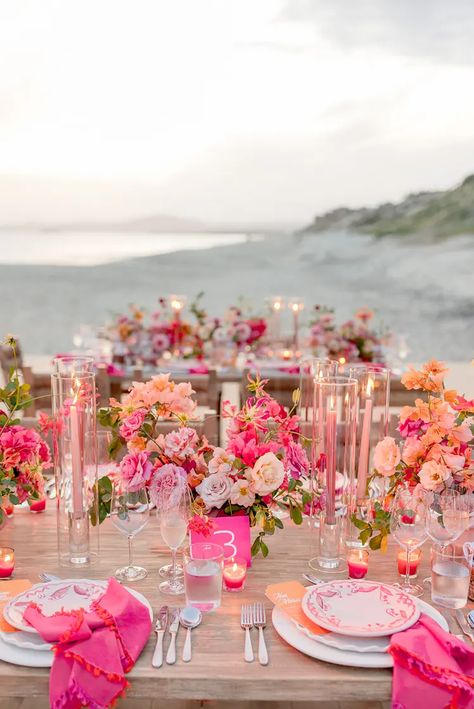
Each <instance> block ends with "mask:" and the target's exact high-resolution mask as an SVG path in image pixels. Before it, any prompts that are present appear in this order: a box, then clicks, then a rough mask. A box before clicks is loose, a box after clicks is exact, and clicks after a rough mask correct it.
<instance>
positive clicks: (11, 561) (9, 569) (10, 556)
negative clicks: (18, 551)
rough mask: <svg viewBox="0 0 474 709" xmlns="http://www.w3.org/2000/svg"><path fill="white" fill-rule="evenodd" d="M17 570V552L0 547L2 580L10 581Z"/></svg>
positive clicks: (0, 577)
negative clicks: (15, 569)
mask: <svg viewBox="0 0 474 709" xmlns="http://www.w3.org/2000/svg"><path fill="white" fill-rule="evenodd" d="M14 568H15V552H14V551H13V549H12V548H11V547H0V579H8V578H10V576H11V575H12V573H13V569H14Z"/></svg>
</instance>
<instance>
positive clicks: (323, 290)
mask: <svg viewBox="0 0 474 709" xmlns="http://www.w3.org/2000/svg"><path fill="white" fill-rule="evenodd" d="M13 238H14V237H13ZM38 238H40V237H38ZM63 238H64V239H67V238H69V237H68V235H67V234H64V237H63ZM129 238H130V240H131V242H132V243H133V238H134V235H133V234H130V236H129ZM473 269H474V244H473V240H472V237H462V236H460V237H456V238H453V239H451V240H449V241H443V242H439V243H435V244H429V245H423V244H419V243H418V244H417V243H414V242H412V241H407V240H403V239H391V238H385V239H380V240H376V239H373V238H372V237H368V236H361V235H356V234H353V233H345V232H330V233H323V234H317V235H316V234H314V235H313V234H305V235H304V236H298V235H295V236H274V237H268V238H267V239H265V240H263V241H256V242H251V243H244V244H233V245H227V246H221V247H217V248H212V249H204V250H198V251H179V252H174V253H167V254H160V255H155V256H148V257H144V258H137V259H130V260H125V261H120V262H114V263H108V264H101V265H96V266H51V265H35V266H31V265H7V264H1V265H0V302H1V307H0V332H2V333H7V332H14V333H15V334H16V335H17V336H18V337H19V338H20V339H21V341H22V343H23V346H24V349H25V351H28V352H31V353H37V354H42V353H44V354H49V353H54V352H58V351H62V350H65V349H68V348H70V347H71V337H72V334H73V332H74V331H75V330H76V328H77V326H78V325H79V324H80V323H92V324H96V325H99V324H102V323H104V321H106V320H107V318H109V317H110V316H111V314H112V313H117V312H120V311H123V310H124V309H125V308H126V306H127V304H128V303H131V302H134V303H137V304H140V305H143V306H146V307H148V308H153V307H154V305H155V304H156V301H157V298H158V297H159V296H160V295H164V294H167V293H170V292H175V293H176V292H179V293H184V294H186V295H187V296H188V297H190V298H192V297H193V296H194V295H196V293H197V292H198V291H200V290H203V291H205V298H204V304H205V305H206V306H207V308H208V310H209V312H210V313H212V314H214V313H215V314H216V315H219V314H221V313H222V312H223V311H224V309H225V307H226V306H228V305H230V304H233V303H236V302H237V300H238V298H239V296H244V297H245V299H246V301H248V302H250V303H253V305H254V309H255V311H256V312H264V307H265V306H264V298H265V296H268V295H270V294H276V293H278V294H282V295H284V296H291V295H301V296H303V297H304V298H305V300H306V303H307V306H308V308H307V310H306V311H305V313H304V315H305V316H308V314H309V305H310V304H311V305H312V304H315V303H320V304H324V305H328V306H331V307H334V308H335V309H336V313H337V316H338V319H342V318H346V317H349V316H350V315H351V313H352V312H353V311H354V310H355V309H357V308H358V307H359V306H363V305H364V306H369V307H372V308H374V309H375V310H376V312H377V315H378V321H379V322H380V323H383V324H384V325H386V326H389V327H390V328H392V330H393V331H395V332H398V333H406V334H407V335H408V341H409V346H410V348H411V352H410V355H409V359H413V360H416V361H419V360H422V359H423V358H426V357H441V358H446V359H451V360H470V359H471V358H472V355H473V341H474V335H473V333H474V293H473V282H472V273H473Z"/></svg>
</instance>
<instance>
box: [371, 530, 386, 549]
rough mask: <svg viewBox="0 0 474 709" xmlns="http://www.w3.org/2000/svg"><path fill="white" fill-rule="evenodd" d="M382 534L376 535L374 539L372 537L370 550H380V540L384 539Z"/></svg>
mask: <svg viewBox="0 0 474 709" xmlns="http://www.w3.org/2000/svg"><path fill="white" fill-rule="evenodd" d="M384 536H385V535H384V534H377V536H376V537H372V539H371V540H370V542H369V546H370V548H371V549H373V550H374V551H376V550H377V549H380V547H381V545H382V539H383V538H384Z"/></svg>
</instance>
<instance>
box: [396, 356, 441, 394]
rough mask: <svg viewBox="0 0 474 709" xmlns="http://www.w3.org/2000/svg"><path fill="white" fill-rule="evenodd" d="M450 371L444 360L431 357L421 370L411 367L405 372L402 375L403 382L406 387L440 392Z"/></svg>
mask: <svg viewBox="0 0 474 709" xmlns="http://www.w3.org/2000/svg"><path fill="white" fill-rule="evenodd" d="M448 371H449V370H448V369H447V368H446V367H445V366H444V363H443V362H438V360H436V359H431V360H429V361H428V362H426V363H425V364H424V365H423V367H422V368H421V371H418V370H416V369H413V368H411V369H409V370H408V372H405V374H404V375H403V376H402V384H403V385H404V386H405V388H406V389H424V390H425V391H431V392H440V391H442V390H443V387H444V377H445V375H446V372H448Z"/></svg>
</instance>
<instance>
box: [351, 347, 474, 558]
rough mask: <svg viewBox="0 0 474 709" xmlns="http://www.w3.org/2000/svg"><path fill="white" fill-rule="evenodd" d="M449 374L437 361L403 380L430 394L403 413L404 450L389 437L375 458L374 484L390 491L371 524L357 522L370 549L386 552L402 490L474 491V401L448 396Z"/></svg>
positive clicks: (377, 505)
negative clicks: (394, 506)
mask: <svg viewBox="0 0 474 709" xmlns="http://www.w3.org/2000/svg"><path fill="white" fill-rule="evenodd" d="M448 371H449V370H448V369H447V368H446V367H445V366H444V364H443V363H442V362H438V361H436V360H431V361H429V362H427V363H426V364H424V365H423V367H422V369H421V370H420V371H417V370H415V369H410V370H409V371H408V372H406V373H405V374H404V375H403V376H402V383H403V384H404V385H405V387H406V388H407V389H410V390H421V391H424V392H426V395H427V400H425V399H416V400H415V405H414V406H404V407H403V409H402V411H401V413H400V423H399V426H398V431H399V433H400V436H401V444H400V445H399V444H398V443H397V442H396V441H395V439H394V438H392V437H390V436H388V437H386V438H384V440H383V441H380V442H379V443H378V444H377V446H376V448H375V452H374V472H373V475H372V477H371V478H370V480H369V489H370V486H371V484H374V483H375V487H380V482H382V486H381V487H383V488H385V489H386V491H387V492H386V495H385V497H384V499H383V500H382V501H379V502H376V503H375V508H374V516H373V519H372V520H371V521H370V522H367V521H365V520H360V519H357V518H355V517H354V518H353V522H354V524H355V525H356V526H357V527H358V528H359V529H360V530H361V532H360V535H359V536H360V539H361V541H363V542H364V543H365V542H367V541H368V540H369V539H370V546H371V547H372V548H379V547H380V546H385V544H386V536H387V534H388V533H389V532H390V511H389V509H390V502H391V500H392V498H393V496H394V494H395V491H396V489H397V487H399V486H401V485H406V486H408V487H409V488H418V489H419V490H420V492H423V491H432V492H443V490H446V489H448V488H450V487H455V488H456V489H457V490H459V492H461V493H470V492H473V491H474V455H473V449H474V399H473V400H471V401H467V400H466V399H465V398H464V397H463V396H461V395H460V394H459V393H458V392H457V391H454V390H452V389H451V390H446V389H445V386H444V379H445V377H446V373H447V372H448Z"/></svg>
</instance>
